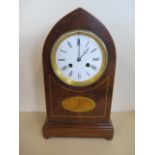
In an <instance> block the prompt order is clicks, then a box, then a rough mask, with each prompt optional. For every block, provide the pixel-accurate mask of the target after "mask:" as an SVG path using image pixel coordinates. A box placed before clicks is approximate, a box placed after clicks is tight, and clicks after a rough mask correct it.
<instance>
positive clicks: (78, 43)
mask: <svg viewBox="0 0 155 155" xmlns="http://www.w3.org/2000/svg"><path fill="white" fill-rule="evenodd" d="M77 46H80V39H79V38H78V39H77Z"/></svg>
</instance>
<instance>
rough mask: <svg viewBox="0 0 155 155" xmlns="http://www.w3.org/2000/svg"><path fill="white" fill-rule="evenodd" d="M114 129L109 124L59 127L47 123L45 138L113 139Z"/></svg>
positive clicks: (44, 132)
mask: <svg viewBox="0 0 155 155" xmlns="http://www.w3.org/2000/svg"><path fill="white" fill-rule="evenodd" d="M113 135H114V128H113V126H112V123H111V121H110V123H109V124H99V125H86V126H85V125H66V124H65V125H58V124H51V123H48V122H47V121H45V123H44V126H43V136H44V138H50V137H100V138H106V139H112V138H113Z"/></svg>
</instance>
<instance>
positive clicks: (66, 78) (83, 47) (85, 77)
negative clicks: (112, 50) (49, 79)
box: [51, 30, 107, 86]
mask: <svg viewBox="0 0 155 155" xmlns="http://www.w3.org/2000/svg"><path fill="white" fill-rule="evenodd" d="M51 53H52V54H51V64H52V67H53V70H54V72H55V74H56V75H57V77H58V78H59V79H61V80H62V81H63V82H65V83H66V84H69V85H72V86H87V85H90V84H92V83H94V82H96V81H97V80H98V79H99V78H100V76H101V75H102V74H103V72H104V70H105V67H106V64H107V51H106V47H105V45H104V43H103V42H102V41H101V40H100V39H99V37H97V36H96V35H95V34H93V33H91V32H89V31H81V30H79V31H78V30H75V31H71V32H68V33H65V34H64V35H62V36H61V37H60V38H59V39H58V40H57V41H56V43H55V45H54V47H53V49H52V52H51Z"/></svg>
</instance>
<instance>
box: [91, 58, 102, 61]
mask: <svg viewBox="0 0 155 155" xmlns="http://www.w3.org/2000/svg"><path fill="white" fill-rule="evenodd" d="M92 60H93V61H99V60H100V58H93V59H92Z"/></svg>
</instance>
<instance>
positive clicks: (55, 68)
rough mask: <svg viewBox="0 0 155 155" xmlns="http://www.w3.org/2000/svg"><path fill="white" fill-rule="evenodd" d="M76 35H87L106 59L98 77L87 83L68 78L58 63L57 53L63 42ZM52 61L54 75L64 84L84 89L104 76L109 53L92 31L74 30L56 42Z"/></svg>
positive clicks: (86, 81) (51, 57)
mask: <svg viewBox="0 0 155 155" xmlns="http://www.w3.org/2000/svg"><path fill="white" fill-rule="evenodd" d="M75 34H83V35H86V36H88V37H90V38H92V39H93V40H94V41H96V42H97V44H98V45H99V47H100V48H101V51H102V57H103V58H105V59H102V66H101V68H100V69H99V71H98V72H97V73H96V75H95V76H93V77H92V78H90V79H88V80H85V81H74V80H71V79H69V78H68V77H66V76H64V75H63V73H61V71H60V70H59V68H58V66H57V63H56V52H57V49H58V47H59V45H60V44H61V42H62V41H63V40H65V39H66V38H68V37H70V36H73V35H75ZM50 61H51V66H52V68H53V71H54V73H55V74H56V76H57V77H58V78H59V79H60V80H61V81H63V82H64V83H66V84H68V85H70V86H77V87H82V86H88V85H91V84H93V83H95V82H96V81H97V80H98V79H99V78H100V77H101V76H102V74H103V73H104V71H105V68H106V65H107V61H108V53H107V48H106V46H105V44H104V43H103V41H102V40H101V39H100V38H99V37H98V36H97V35H96V34H94V33H92V32H90V31H87V30H73V31H69V32H66V33H64V34H63V35H61V36H60V37H59V38H58V39H57V40H56V42H55V44H54V46H53V48H52V50H51V56H50Z"/></svg>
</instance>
